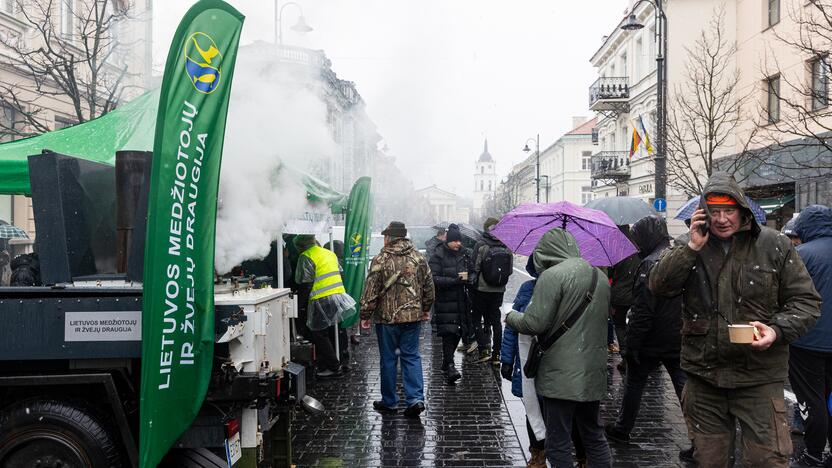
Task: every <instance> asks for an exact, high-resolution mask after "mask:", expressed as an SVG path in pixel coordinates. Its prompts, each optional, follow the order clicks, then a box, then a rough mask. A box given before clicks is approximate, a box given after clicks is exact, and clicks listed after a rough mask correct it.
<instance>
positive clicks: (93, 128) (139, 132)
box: [0, 89, 347, 214]
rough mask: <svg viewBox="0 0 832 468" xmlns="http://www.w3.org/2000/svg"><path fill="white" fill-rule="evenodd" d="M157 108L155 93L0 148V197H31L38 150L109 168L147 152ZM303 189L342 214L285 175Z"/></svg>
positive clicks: (342, 198) (334, 196) (313, 187)
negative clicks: (124, 155) (125, 156)
mask: <svg viewBox="0 0 832 468" xmlns="http://www.w3.org/2000/svg"><path fill="white" fill-rule="evenodd" d="M158 108H159V89H155V90H153V91H149V92H147V93H145V94H142V95H141V96H139V97H137V98H136V99H134V100H132V101H130V102H128V103H127V104H124V105H123V106H121V107H118V108H116V109H115V110H113V111H112V112H109V113H107V114H104V115H103V116H101V117H98V118H97V119H93V120H90V121H88V122H84V123H82V124H78V125H74V126H72V127H67V128H63V129H61V130H55V131H52V132H48V133H44V134H42V135H38V136H34V137H30V138H25V139H23V140H17V141H11V142H8V143H3V144H0V194H3V195H5V194H9V195H31V189H30V187H29V162H28V157H29V156H31V155H34V154H40V153H41V152H42V151H43V150H50V151H54V152H56V153H61V154H66V155H70V156H75V157H78V158H82V159H87V160H90V161H95V162H100V163H104V164H109V165H114V164H115V161H116V151H122V150H134V151H152V150H153V135H154V132H155V131H156V114H157V110H158ZM290 170H291V171H292V172H293V174H294V175H295V176H296V177H297V180H299V181H300V182H301V183H302V184H303V186H304V187H305V188H306V193H307V199H308V200H309V201H311V202H322V203H326V204H327V205H329V206H330V208H331V210H332V213H334V214H339V213H343V212H344V210H345V209H346V204H347V194H345V193H341V192H339V191H337V190H335V189H333V188H332V187H330V186H329V185H327V184H326V183H325V182H324V181H322V180H320V179H317V178H315V177H314V176H312V175H310V174H307V173H304V172H301V171H298V170H295V169H290Z"/></svg>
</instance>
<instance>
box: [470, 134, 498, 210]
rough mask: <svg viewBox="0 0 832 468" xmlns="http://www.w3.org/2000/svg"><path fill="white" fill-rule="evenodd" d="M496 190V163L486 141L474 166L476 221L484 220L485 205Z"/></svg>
mask: <svg viewBox="0 0 832 468" xmlns="http://www.w3.org/2000/svg"><path fill="white" fill-rule="evenodd" d="M496 190H497V161H495V160H494V157H493V156H491V153H489V152H488V140H485V142H484V143H483V150H482V154H481V155H480V157H479V158H477V161H476V163H475V164H474V213H473V216H474V218H476V219H477V220H481V219H484V218H485V203H486V201H487V200H488V199H489V198H492V197H493V196H494V193H495V192H496Z"/></svg>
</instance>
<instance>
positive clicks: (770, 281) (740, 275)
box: [308, 173, 832, 468]
mask: <svg viewBox="0 0 832 468" xmlns="http://www.w3.org/2000/svg"><path fill="white" fill-rule="evenodd" d="M495 224H497V220H496V219H489V220H488V221H487V222H486V223H485V225H484V226H483V227H484V231H483V234H482V238H481V239H479V240H478V241H477V242H476V244H475V245H474V246H473V248H468V247H466V246H464V245H463V235H462V233H461V232H460V229H459V227H458V226H457V225H455V224H451V225H450V226H448V228H447V229H445V230H441V231H440V232H438V233H437V236H436V237H435V238H434V239H431V240H430V241H428V243H427V246H426V247H427V255H423V254H421V253H420V252H419V251H418V249H417V247H416V246H414V245H413V244H412V243H411V241H410V240H408V239H407V228H406V226H405V225H404V224H403V223H400V222H392V223H390V225H389V226H388V227H387V229H385V230H384V231H383V234H384V236H385V237H384V239H385V246H384V248H383V249H382V251H381V253H380V254H379V255H378V256H377V257H375V258H374V259H373V261H372V262H371V265H370V269H369V273H368V277H367V281H366V287H365V290H364V294H363V296H362V298H361V303H360V311H361V319H362V326H367V327H369V326H370V323H375V326H376V330H375V331H376V334H377V337H378V346H379V351H380V355H381V389H382V392H381V393H382V399H381V400H379V401H376V402H374V403H373V406H374V408H375V409H376V410H377V411H379V412H383V413H392V412H396V411H398V405H399V402H398V396H397V393H396V383H397V382H396V381H397V365H398V363H401V368H402V372H401V375H402V379H403V384H404V385H403V388H404V393H405V399H406V407H405V410H404V414H405V416H408V417H414V418H418V417H419V415H420V414H421V413H422V412H423V411H424V410H425V396H424V395H425V393H424V383H423V380H422V363H421V357H420V356H419V351H418V349H419V337H420V326H421V323H422V322H423V321H427V320H431V321H432V322H433V324H434V326H435V331H436V333H437V335H438V337H439V339H440V340H441V343H442V369H441V371H442V372H443V376H444V380H445V382H446V384H448V385H454V384H455V383H456V382H458V381H459V380H460V379H461V378H462V375H461V373H460V371H459V369H457V368H456V365H455V363H454V355H455V353H456V352H463V353H465V354H466V355H471V356H473V357H476V358H478V360H479V361H480V362H482V363H488V364H492V363H493V364H494V365H498V366H499V371H500V374H501V375H502V377H503V378H505V379H507V380H510V381H511V390H512V392H513V393H514V394H515V395H517V396H519V397H521V398H522V401H523V403H524V406H525V409H526V415H527V420H526V426H527V429H528V433H529V440H530V445H531V446H530V452H531V455H532V457H531V459H530V461H529V465H528V466H530V467H545V466H547V462H548V464H549V466H553V467H572V466H574V463H576V462H577V463H578V464H579V466H590V467H604V466H612V459H611V452H610V448H609V444H610V443H612V444H627V443H629V439H630V434H631V432H632V431H633V430H634V428H635V427H636V426H637V424H638V418H637V416H638V412H639V407H640V405H641V396H642V393H643V391H644V389H645V386H646V385H647V383H648V376H649V375H650V374H651V373H653V372H654V371H656V370H657V369H659V368H660V367H663V368H664V369H666V371H667V373H668V374H669V376H670V379H671V381H672V383H673V387H674V389H675V391H676V394H677V396H678V398H679V401H680V405H681V408H682V412H683V414H684V417H685V421H686V423H687V428H688V436H689V439H690V442H691V445H690V447H689V448H687V449H685V450H682V451H681V452H680V454H679V456H680V458H681V459H683V460H688V461H695V462H696V463H697V464H698V465H699V466H703V467H728V466H731V465H732V464H733V462H734V456H735V439H738V440H739V443H740V444H741V451H740V453H741V455H740V457H741V460H740V461H741V462H742V465H743V466H749V467H751V466H766V467H787V466H790V467H792V468H803V467H822V466H827V467H828V466H832V461H830V458H829V457H828V456H827V457H826V458H824V451H825V447H826V444H827V442H832V422H830V411H832V407H828V406H827V405H828V404H829V405H832V402H830V401H829V398H830V391H832V305H830V304H832V276H830V275H832V209H830V208H828V207H824V206H810V207H808V208H806V209H804V210H803V212H802V213H800V216H799V217H797V218H796V220H795V222H794V223H793V225H789V226H787V227H786V229H784V232H778V231H776V230H774V229H771V228H768V227H765V226H761V225H759V224H758V223H757V222H756V221H755V218H754V216H753V214H752V211H751V208H750V206H749V203H748V199H747V198H746V196H745V194H744V193H743V191H742V190H741V189H740V187H739V185H738V184H737V183H736V182H735V181H734V180H733V178H731V177H730V176H729V175H727V174H721V173H714V174H713V175H712V177H711V179H710V180H709V181H708V183H707V185H706V187H705V189H704V192H703V196H702V197H701V202H700V207H699V209H698V210H696V212H695V213H694V214H693V216H692V218H691V219H690V221H689V223H688V224H689V229H688V232H687V233H685V234H684V235H682V236H680V237H678V238H677V239H672V238H671V236H670V235H669V234H668V228H667V224H666V221H665V219H664V218H662V217H659V216H655V215H653V216H646V217H644V218H642V219H640V220H639V221H637V222H635V223H634V224H633V225H631V226H622V227H621V228H622V231H624V232H625V233H626V235H627V236H628V238H629V239H630V240H631V241H632V243H633V244H634V245H635V246H636V248H637V254H636V255H634V256H633V257H631V258H628V259H626V260H625V261H622V262H619V263H618V264H616V265H614V266H612V267H611V268H607V269H601V268H598V267H594V266H592V265H590V263H588V262H587V261H586V260H585V259H583V258H582V256H581V251H580V249H579V246H578V243H577V242H576V240H575V238H574V237H573V236H572V234H570V233H569V232H568V231H567V230H565V229H560V228H555V229H552V230H550V231H549V232H547V233H546V234H544V235H543V237H542V238H541V240H540V241H539V243H538V244H537V246H536V248H535V249H534V251H533V254H532V255H531V256H530V257H529V259H528V262H527V265H526V270H527V271H528V273H529V275H530V277H531V279H530V280H529V281H526V282H525V283H524V284H523V285H522V286H521V287H520V289H519V290H518V292H517V294H516V296H515V297H514V298H513V306H512V310H511V311H510V312H508V314H507V315H506V316H505V330H504V329H503V326H502V323H501V322H502V320H501V317H502V314H501V305H502V304H503V300H504V297H503V296H504V294H505V289H506V284H507V282H508V278H509V276H510V275H511V274H512V271H513V266H514V257H513V255H512V252H511V251H509V249H508V248H506V246H505V245H504V244H503V243H502V242H501V241H500V240H499V239H497V238H496V237H494V236H493V235H492V233H491V228H492V227H493V226H494V225H495ZM313 257H314V255H313ZM308 276H309V277H310V278H311V270H310V275H308ZM743 326H745V327H747V330H749V333H750V332H752V331H753V334H750V335H749V336H751V337H752V338H750V339H748V340H745V341H743V340H741V339H739V338H735V336H734V332H735V329H736V330H740V329H741V328H742V327H743ZM611 328H612V329H614V332H613V333H611V332H610V331H611V330H610V329H611ZM737 333H738V334H737V336H739V332H737ZM613 336H617V338H618V344H619V345H620V352H621V355H622V361H623V362H625V363H626V364H625V366H623V367H621V368H620V370H621V372H622V375H625V386H624V394H623V398H622V400H621V402H620V411H619V413H618V417H617V419H616V420H615V421H610V422H609V423H608V424H606V425H604V424H602V423H601V420H600V415H599V411H600V410H599V408H600V402H601V400H602V399H604V398H606V397H607V382H608V372H609V371H608V368H607V363H608V358H609V352H610V350H611V347H610V337H613ZM786 379H788V380H789V382H790V384H791V389H792V390H793V391H794V394H795V395H796V399H797V408H798V412H797V413H798V414H796V417H797V419H798V420H799V421H800V422H802V425H803V428H802V430H803V432H804V434H805V436H804V441H805V449H804V450H802V451H801V452H800V453H797V454H795V455H794V456H792V440H791V437H790V428H789V425H788V422H787V418H786V404H785V400H784V386H785V385H786ZM737 425H739V427H740V436H739V437H735V436H736V426H737Z"/></svg>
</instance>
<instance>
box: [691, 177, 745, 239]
mask: <svg viewBox="0 0 832 468" xmlns="http://www.w3.org/2000/svg"><path fill="white" fill-rule="evenodd" d="M712 193H721V194H724V195H730V196H731V197H732V198H733V199H734V200H736V201H737V203H739V205H740V207H741V208H742V211H743V214H744V217H743V223H742V227H741V228H740V231H747V230H751V231H752V232H753V233H755V234H756V233H758V232H760V227H759V226H758V225H757V221H756V220H755V219H754V214H753V213H752V212H751V206H750V205H749V204H748V198H746V197H745V192H743V191H742V188H740V184H738V183H737V181H736V180H734V177H733V176H732V175H731V174H728V173H727V172H719V171H717V172H713V173H712V174H711V177H710V178H709V179H708V182H707V183H706V184H705V187H704V188H703V189H702V196H701V197H699V206H700V208H703V209H706V210H707V202H706V201H705V199H706V198H707V196H708V195H710V194H712Z"/></svg>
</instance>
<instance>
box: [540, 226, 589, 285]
mask: <svg viewBox="0 0 832 468" xmlns="http://www.w3.org/2000/svg"><path fill="white" fill-rule="evenodd" d="M532 255H533V258H534V268H535V269H536V270H537V273H538V274H540V273H543V272H544V271H546V270H548V269H549V268H551V267H553V266H555V265H557V264H558V263H560V262H562V261H564V260H567V259H570V258H580V256H581V251H580V250H579V249H578V243H577V242H576V241H575V238H574V237H572V234H570V233H569V232H568V231H565V230H563V229H558V228H555V229H552V230H551V231H549V232H547V233H546V234H543V237H541V238H540V241H539V242H538V243H537V247H535V248H534V253H533V254H532Z"/></svg>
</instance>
